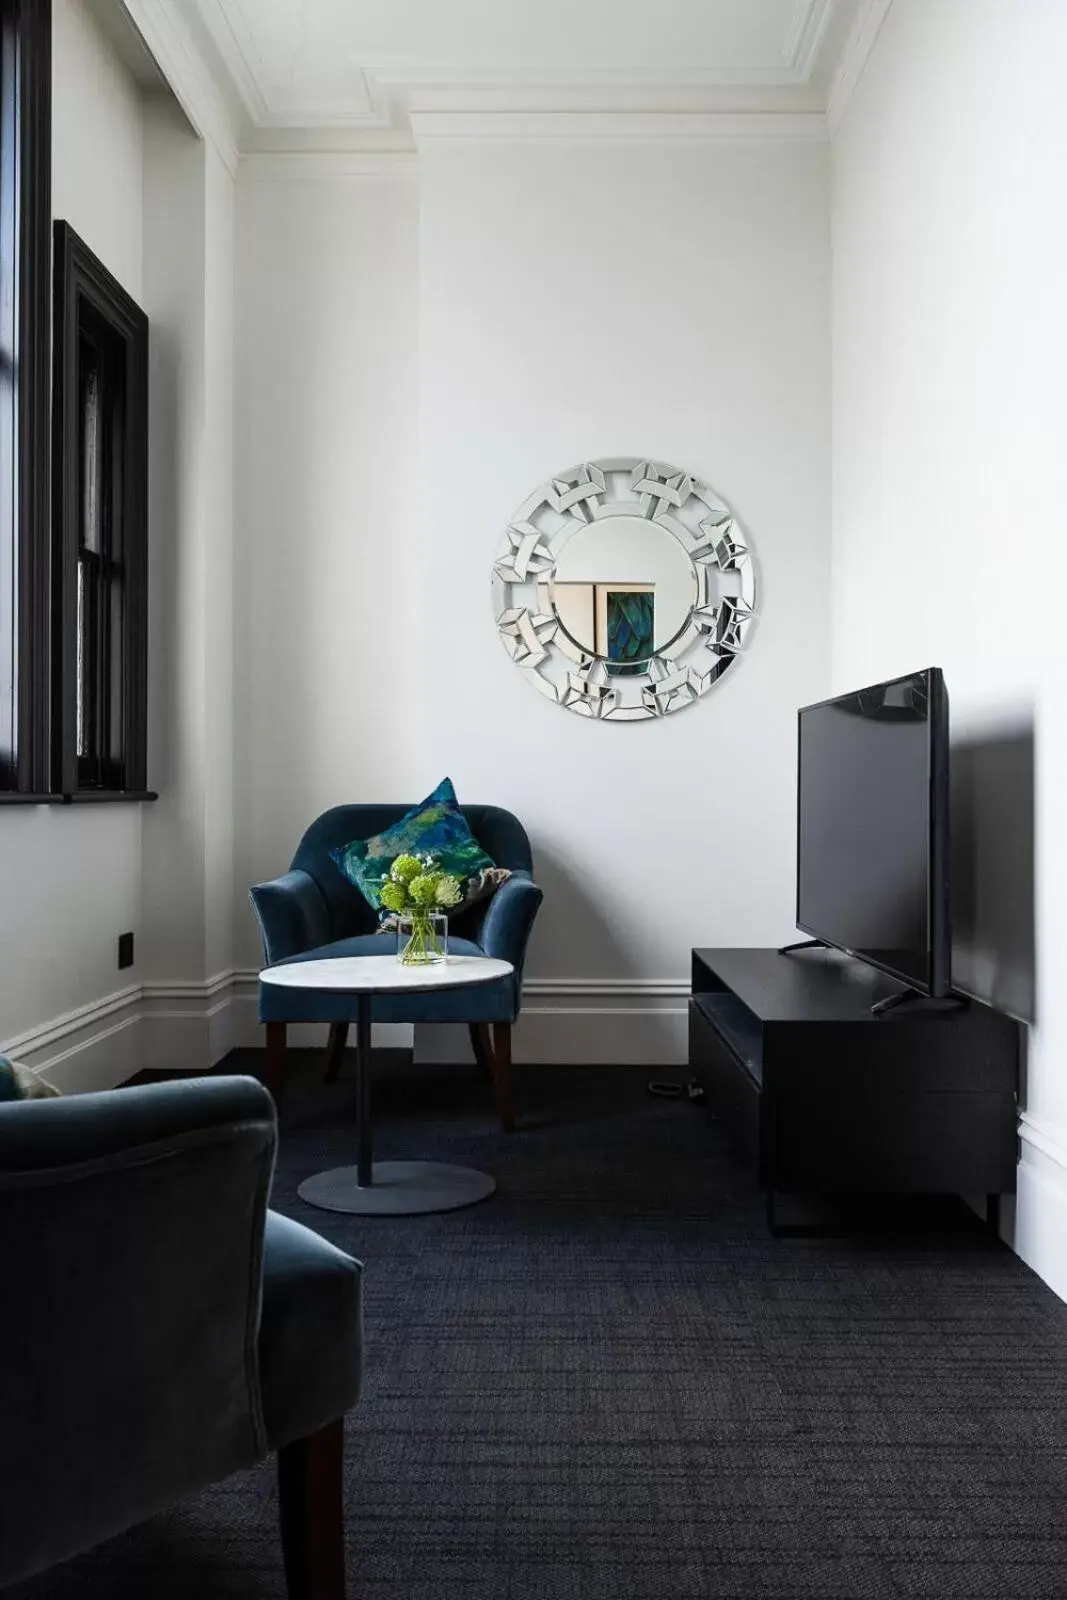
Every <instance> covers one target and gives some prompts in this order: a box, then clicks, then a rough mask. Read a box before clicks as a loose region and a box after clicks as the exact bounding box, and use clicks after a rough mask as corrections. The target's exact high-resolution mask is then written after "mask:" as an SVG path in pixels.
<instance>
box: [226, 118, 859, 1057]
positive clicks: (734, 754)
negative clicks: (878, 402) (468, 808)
mask: <svg viewBox="0 0 1067 1600" xmlns="http://www.w3.org/2000/svg"><path fill="white" fill-rule="evenodd" d="M315 170H316V171H317V172H319V173H321V172H322V171H323V167H322V164H321V163H320V164H319V165H318V166H317V168H316V169H315ZM299 171H300V165H299V163H295V164H292V171H291V174H290V176H288V177H286V178H283V179H279V178H277V176H276V168H275V166H273V165H272V164H270V163H267V164H265V165H264V164H263V163H258V162H255V161H250V162H249V163H247V165H243V166H242V171H241V174H240V175H239V179H238V249H237V259H238V269H237V284H238V294H237V319H238V322H237V326H238V333H237V368H238V371H237V406H236V415H237V429H238V441H237V462H238V465H237V472H238V541H239V550H238V566H237V570H238V572H239V574H240V582H239V589H238V598H237V607H236V615H237V624H236V626H237V660H238V663H239V667H238V677H237V685H236V700H237V713H236V723H237V802H236V816H237V871H236V882H237V894H236V900H237V917H238V958H237V959H238V963H239V964H240V965H243V966H246V967H247V966H252V965H254V963H255V961H256V958H257V955H258V947H257V944H256V942H255V936H254V931H253V928H252V924H251V921H250V918H249V917H248V914H247V911H246V909H245V894H246V890H247V885H248V884H249V883H250V882H254V881H255V880H256V879H257V878H259V877H261V876H265V875H270V874H273V873H275V872H277V871H279V870H282V869H283V868H284V867H285V866H286V864H287V863H288V860H289V858H290V856H291V853H292V850H293V848H294V845H295V843H296V840H297V838H298V837H299V834H300V832H301V831H302V829H303V827H304V826H306V824H307V823H308V822H309V821H310V820H311V819H312V818H313V817H314V816H315V815H316V814H317V813H318V812H319V811H320V810H321V809H323V808H324V807H325V806H326V805H329V804H332V803H336V802H338V801H343V800H360V799H364V800H371V799H383V798H384V799H394V800H409V801H412V800H415V799H417V798H420V797H421V796H422V795H423V794H425V793H426V792H427V791H428V790H429V789H430V788H431V787H432V786H433V785H434V784H435V783H436V782H437V781H438V780H439V778H440V777H441V776H442V775H443V774H445V773H446V772H447V773H449V774H451V776H452V777H453V779H454V780H455V782H456V784H457V787H458V789H459V793H460V797H461V799H464V798H465V799H468V800H471V801H494V802H496V803H498V804H501V805H504V806H508V807H510V808H512V809H514V810H515V811H516V812H517V813H518V815H519V816H521V817H522V818H523V819H524V821H525V822H526V823H527V825H528V826H529V828H530V831H531V833H532V835H533V840H534V847H535V853H536V857H537V867H538V876H539V878H540V879H541V881H542V882H543V883H544V886H545V890H546V903H545V907H544V910H543V912H542V914H541V918H540V920H539V925H538V928H537V930H536V936H535V942H534V947H533V954H532V961H531V974H530V975H531V977H532V979H533V982H534V985H535V988H536V987H538V986H539V987H540V990H541V994H540V998H539V999H538V1000H536V1002H535V1001H531V1005H530V1008H529V1017H528V1021H527V1023H526V1025H525V1040H526V1043H525V1045H523V1044H522V1041H521V1040H520V1048H524V1049H525V1052H526V1054H527V1056H529V1055H531V1054H534V1055H540V1056H544V1055H549V1054H555V1055H557V1056H558V1057H560V1058H562V1059H564V1060H566V1059H581V1058H583V1057H586V1058H593V1057H595V1056H596V1055H597V1054H598V1053H599V1054H603V1053H604V1052H607V1053H608V1054H609V1055H610V1056H611V1058H612V1059H618V1058H619V1055H618V1053H619V1052H620V1051H622V1052H627V1051H629V1052H631V1053H633V1054H636V1056H637V1057H638V1058H641V1057H644V1058H646V1059H647V1058H651V1059H655V1058H656V1057H657V1056H659V1057H660V1058H661V1059H662V1057H663V1056H664V1055H665V1054H673V1055H677V1054H678V1053H679V1052H680V1051H681V1050H683V1049H684V1039H683V1038H682V1036H681V1034H680V1032H679V1027H678V1024H679V1021H680V1019H681V1016H682V1008H683V1006H684V1000H683V998H682V990H683V988H684V986H685V984H686V982H687V977H688V959H689V948H690V946H691V945H692V944H693V943H695V942H704V943H714V942H716V941H717V940H719V941H723V942H730V943H737V942H741V943H745V942H748V941H752V942H756V943H761V942H774V941H776V940H777V939H779V938H781V937H784V936H786V935H787V934H788V933H789V932H790V930H791V929H792V927H793V918H792V912H791V907H792V900H793V850H794V843H793V841H794V819H793V797H792V782H793V748H794V738H795V735H794V720H793V719H794V716H795V710H796V706H797V704H798V702H799V701H801V700H802V699H804V698H805V697H811V696H813V695H817V694H819V693H821V692H822V691H823V690H824V689H825V687H826V683H827V678H828V670H829V645H828V624H829V603H828V595H827V587H828V575H829V494H828V491H829V460H828V442H829V390H828V379H829V326H828V317H829V229H828V188H827V176H828V174H827V163H826V150H825V148H824V147H820V146H808V145H797V144H784V143H782V144H779V143H773V142H771V143H766V144H764V143H759V142H744V143H726V142H724V143H714V144H679V145H668V144H638V143H633V144H609V145H592V144H586V145H574V144H572V145H562V144H558V143H551V144H536V145H524V144H481V145H436V144H434V143H432V142H430V143H428V144H426V145H425V146H424V148H423V149H422V150H421V151H420V156H419V177H418V184H417V186H416V184H415V183H414V182H412V181H410V180H409V179H407V178H403V179H396V180H387V179H382V178H378V179H371V178H358V177H337V178H332V179H331V178H324V177H322V176H317V177H307V176H305V177H304V178H303V179H301V178H300V177H299V176H298V174H299ZM578 218H580V219H582V220H581V221H580V223H579V222H576V221H575V219H578ZM416 296H417V297H418V298H417V299H416ZM625 453H632V454H635V455H641V454H653V455H656V456H658V457H660V458H663V459H666V460H671V461H675V462H677V464H678V465H680V466H684V467H687V468H689V469H690V470H692V471H694V472H696V473H697V474H700V475H703V476H705V477H706V478H707V479H708V480H709V481H710V482H711V483H712V484H713V485H714V486H715V487H716V488H717V489H718V490H719V491H720V492H721V493H723V494H724V495H725V496H726V497H727V498H728V499H729V500H730V501H731V503H732V504H733V506H734V507H735V509H736V511H737V513H738V515H739V517H740V518H741V519H742V521H743V522H744V524H745V526H746V528H747V529H748V531H749V533H750V536H751V538H752V541H753V544H754V547H755V550H756V552H757V557H758V560H759V562H760V569H761V575H762V579H763V600H762V616H761V621H760V624H759V627H758V629H757V631H756V633H755V636H754V639H753V644H752V649H751V655H750V658H749V659H748V660H746V661H744V662H743V663H742V664H741V665H740V666H739V667H737V668H736V669H734V670H733V672H732V673H731V674H730V675H728V676H727V678H726V679H725V680H724V682H723V683H722V684H721V686H720V687H719V688H718V689H717V690H716V691H715V692H714V693H713V694H711V695H709V696H708V697H707V699H705V700H704V701H703V702H702V703H701V704H700V705H699V706H697V707H696V708H694V709H691V710H687V711H686V712H685V713H683V714H681V715H678V716H672V717H670V718H668V719H666V720H665V721H663V722H661V723H656V724H649V725H647V726H640V725H638V726H633V725H631V726H591V725H589V724H587V723H585V722H583V721H581V720H580V719H578V718H576V717H574V716H572V715H571V714H569V713H566V712H563V711H560V710H558V709H556V708H554V707H551V706H549V705H548V704H547V703H546V702H544V701H542V700H541V699H540V697H539V696H537V695H536V694H534V693H533V692H532V691H531V690H530V688H529V686H528V685H527V684H526V683H525V682H524V681H523V679H522V677H521V675H520V674H519V673H518V672H517V671H516V670H515V669H514V668H513V667H512V666H511V665H510V664H509V662H508V660H507V657H506V656H505V654H504V651H503V649H502V648H501V646H500V643H499V641H498V638H497V635H496V631H495V627H494V623H493V616H492V610H491V606H490V597H489V573H490V568H491V564H492V561H493V559H494V557H495V555H496V553H497V546H498V542H499V540H500V538H501V535H502V532H503V528H504V526H505V524H506V522H507V520H508V518H509V516H510V515H511V513H512V512H513V511H514V509H515V507H516V506H517V505H518V503H519V502H520V501H521V500H522V499H523V498H524V497H525V496H526V494H527V493H528V492H529V491H530V490H531V489H533V488H534V487H535V486H536V485H537V484H538V483H539V482H541V481H542V480H543V479H544V478H545V477H546V476H547V475H548V474H550V473H551V472H553V471H555V470H559V469H561V468H563V467H566V466H569V465H570V464H572V463H573V462H575V461H577V460H581V459H583V458H587V457H589V456H596V455H605V454H625ZM416 474H417V477H418V485H419V498H418V502H417V503H416V501H415V500H414V498H413V492H412V491H413V490H414V488H415V484H416ZM642 985H644V986H645V987H644V988H642ZM613 986H618V989H619V990H625V991H627V993H626V994H621V993H620V994H616V993H614V991H613ZM665 988H673V991H674V992H673V993H672V994H671V995H670V996H668V997H667V1001H668V1004H669V1009H670V1012H671V1015H670V1016H669V1017H668V1018H667V1019H664V1018H662V1017H661V1016H660V1015H659V1008H660V1007H661V1006H662V1005H663V1003H664V995H663V990H664V989H665ZM605 991H612V993H611V994H609V997H608V999H607V1000H605V999H604V993H605ZM634 993H636V994H637V995H638V1000H637V1001H636V1002H635V1000H634V998H633V996H634ZM642 996H644V998H641V997H642ZM605 1006H606V1007H607V1012H606V1013H605V1012H604V1007H605ZM561 1007H562V1010H561V1009H560V1008H561ZM623 1007H629V1008H634V1007H636V1011H628V1012H627V1014H626V1015H625V1016H622V1017H621V1019H620V1015H619V1012H620V1008H623ZM652 1010H654V1011H655V1015H649V1016H645V1015H643V1014H642V1013H644V1012H645V1011H652ZM535 1012H539V1014H540V1018H541V1020H540V1021H539V1022H535V1020H534V1014H535ZM620 1020H621V1022H622V1026H621V1027H615V1028H613V1027H612V1022H613V1021H615V1022H619V1021H620ZM427 1047H428V1048H445V1049H448V1050H453V1049H455V1048H456V1041H449V1042H448V1043H447V1044H445V1045H444V1046H441V1045H440V1043H439V1042H438V1044H436V1045H434V1044H433V1042H431V1043H430V1045H428V1046H427Z"/></svg>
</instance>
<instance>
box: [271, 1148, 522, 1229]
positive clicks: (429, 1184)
mask: <svg viewBox="0 0 1067 1600" xmlns="http://www.w3.org/2000/svg"><path fill="white" fill-rule="evenodd" d="M372 1171H373V1173H374V1182H373V1183H372V1184H368V1185H367V1187H366V1188H364V1189H361V1188H360V1187H359V1184H358V1183H357V1182H356V1176H357V1168H355V1167H332V1168H331V1169H330V1171H329V1172H317V1173H316V1174H315V1176H314V1177H313V1178H305V1179H304V1181H303V1183H302V1184H301V1185H300V1187H299V1188H298V1189H297V1191H296V1192H297V1194H298V1195H299V1196H300V1198H301V1200H306V1201H307V1202H308V1204H309V1205H312V1206H318V1207H319V1208H320V1209H321V1210H323V1211H346V1212H348V1213H349V1215H351V1216H357V1217H370V1216H379V1217H419V1216H422V1215H424V1214H425V1213H426V1212H429V1211H458V1210H459V1209H460V1207H461V1206H473V1205H476V1204H477V1202H478V1201H479V1200H487V1199H488V1198H489V1196H490V1195H491V1194H492V1193H493V1191H494V1190H495V1188H496V1179H495V1178H492V1177H490V1175H489V1173H488V1172H477V1171H475V1169H474V1168H473V1167H451V1166H446V1165H445V1164H444V1163H443V1162H441V1161H376V1162H375V1163H374V1166H373V1168H372Z"/></svg>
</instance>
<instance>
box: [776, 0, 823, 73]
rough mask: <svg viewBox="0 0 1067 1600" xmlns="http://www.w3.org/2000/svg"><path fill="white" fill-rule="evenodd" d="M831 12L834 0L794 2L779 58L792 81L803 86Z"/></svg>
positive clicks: (811, 67)
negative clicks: (781, 59) (795, 6)
mask: <svg viewBox="0 0 1067 1600" xmlns="http://www.w3.org/2000/svg"><path fill="white" fill-rule="evenodd" d="M833 12H834V0H797V8H796V10H795V12H794V13H793V21H792V24H791V26H790V29H789V33H788V35H787V36H786V42H785V47H784V49H783V52H782V54H783V55H784V57H785V62H786V65H787V67H788V68H789V70H790V71H791V72H792V74H793V77H794V81H795V82H797V83H807V82H808V80H809V79H810V77H811V75H812V73H813V72H814V70H815V64H816V62H817V60H818V57H819V50H820V47H821V45H822V42H823V39H824V38H825V37H826V30H827V28H828V27H829V24H830V19H831V17H832V16H833Z"/></svg>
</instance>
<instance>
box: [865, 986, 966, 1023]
mask: <svg viewBox="0 0 1067 1600" xmlns="http://www.w3.org/2000/svg"><path fill="white" fill-rule="evenodd" d="M930 998H931V996H930V995H927V994H920V992H919V990H918V989H901V990H900V991H899V993H897V994H887V995H886V996H885V998H884V999H882V1000H876V1001H875V1002H874V1004H873V1006H872V1007H871V1015H872V1016H875V1017H880V1016H883V1015H884V1014H885V1012H887V1011H895V1010H896V1009H897V1007H898V1006H910V1005H914V1004H915V1002H916V1001H917V1000H929V999H930ZM948 998H949V1000H950V1001H951V1004H950V1005H949V1006H937V1005H935V1006H934V1010H935V1011H942V1010H949V1011H966V1009H967V1001H966V1000H965V999H964V998H963V996H962V995H950V996H949V997H948Z"/></svg>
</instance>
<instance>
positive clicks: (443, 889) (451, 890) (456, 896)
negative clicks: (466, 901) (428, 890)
mask: <svg viewBox="0 0 1067 1600" xmlns="http://www.w3.org/2000/svg"><path fill="white" fill-rule="evenodd" d="M462 899H463V890H462V888H461V887H460V882H459V879H458V878H457V877H456V876H455V875H454V874H453V873H451V872H443V873H442V874H441V876H440V877H439V878H438V880H437V904H438V905H439V906H442V907H443V908H444V909H445V910H446V911H448V910H449V909H450V908H451V907H452V906H458V905H459V903H460V901H461V900H462Z"/></svg>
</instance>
